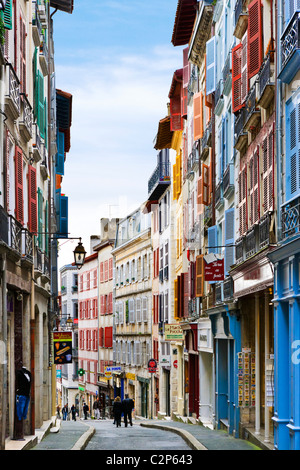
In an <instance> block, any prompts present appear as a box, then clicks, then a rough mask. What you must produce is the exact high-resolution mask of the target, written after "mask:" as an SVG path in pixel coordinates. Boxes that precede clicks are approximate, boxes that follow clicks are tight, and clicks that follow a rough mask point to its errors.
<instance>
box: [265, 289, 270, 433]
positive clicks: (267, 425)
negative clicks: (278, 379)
mask: <svg viewBox="0 0 300 470" xmlns="http://www.w3.org/2000/svg"><path fill="white" fill-rule="evenodd" d="M269 333H270V317H269V292H268V291H267V290H266V291H265V442H270V422H269V407H268V406H267V403H268V395H267V376H266V375H267V374H266V373H267V366H268V358H269V357H270V341H269Z"/></svg>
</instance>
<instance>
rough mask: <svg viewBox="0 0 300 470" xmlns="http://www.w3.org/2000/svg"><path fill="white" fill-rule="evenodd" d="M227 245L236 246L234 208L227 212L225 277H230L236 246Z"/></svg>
mask: <svg viewBox="0 0 300 470" xmlns="http://www.w3.org/2000/svg"><path fill="white" fill-rule="evenodd" d="M227 245H234V208H232V209H228V210H227V211H225V257H224V271H225V275H228V272H229V270H230V266H232V265H233V264H234V246H227Z"/></svg>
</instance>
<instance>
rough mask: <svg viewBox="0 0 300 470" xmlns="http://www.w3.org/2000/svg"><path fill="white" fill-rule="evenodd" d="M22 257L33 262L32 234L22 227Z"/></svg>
mask: <svg viewBox="0 0 300 470" xmlns="http://www.w3.org/2000/svg"><path fill="white" fill-rule="evenodd" d="M22 259H23V260H24V261H28V262H29V263H33V235H32V234H31V233H30V232H29V231H28V230H26V229H22Z"/></svg>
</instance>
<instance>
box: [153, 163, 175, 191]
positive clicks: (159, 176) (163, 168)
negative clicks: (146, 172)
mask: <svg viewBox="0 0 300 470" xmlns="http://www.w3.org/2000/svg"><path fill="white" fill-rule="evenodd" d="M165 182H170V163H158V165H157V167H156V168H155V170H154V172H153V173H152V175H151V177H150V179H149V181H148V194H150V193H151V191H152V189H153V188H154V187H155V186H156V185H157V184H159V183H165Z"/></svg>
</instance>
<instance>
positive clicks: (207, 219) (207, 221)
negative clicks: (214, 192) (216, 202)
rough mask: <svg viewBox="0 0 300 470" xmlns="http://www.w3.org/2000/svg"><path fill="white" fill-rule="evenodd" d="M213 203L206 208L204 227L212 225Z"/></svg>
mask: <svg viewBox="0 0 300 470" xmlns="http://www.w3.org/2000/svg"><path fill="white" fill-rule="evenodd" d="M212 217H213V214H212V205H211V204H209V205H208V206H205V208H204V229H206V230H207V229H208V227H211V226H212Z"/></svg>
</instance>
